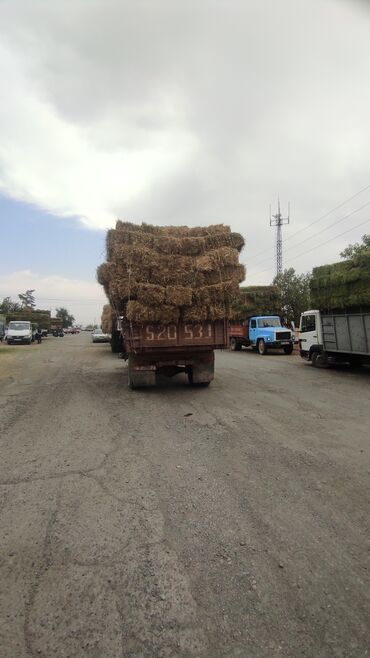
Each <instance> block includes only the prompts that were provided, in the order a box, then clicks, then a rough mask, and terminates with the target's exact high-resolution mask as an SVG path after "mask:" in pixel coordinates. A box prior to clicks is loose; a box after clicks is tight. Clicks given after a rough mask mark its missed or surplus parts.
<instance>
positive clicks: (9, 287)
mask: <svg viewBox="0 0 370 658" xmlns="http://www.w3.org/2000/svg"><path fill="white" fill-rule="evenodd" d="M30 289H31V290H32V289H34V290H35V291H36V292H35V297H36V304H37V308H43V309H50V310H51V311H52V313H53V314H54V313H55V309H56V308H57V307H60V306H63V307H64V308H67V309H68V310H69V312H70V313H72V315H74V316H75V319H76V322H79V323H83V324H87V323H90V322H94V321H95V322H96V323H99V322H100V316H101V312H102V308H103V304H106V297H105V295H104V292H103V289H102V287H101V286H100V285H99V284H98V283H96V282H91V281H82V280H80V279H68V278H66V277H62V276H55V275H50V276H42V275H40V274H37V273H36V272H31V271H30V270H22V271H18V272H10V273H9V274H5V275H0V298H1V299H2V298H3V297H8V296H10V297H13V299H14V300H17V299H18V298H17V295H18V294H19V293H21V292H24V291H25V290H30Z"/></svg>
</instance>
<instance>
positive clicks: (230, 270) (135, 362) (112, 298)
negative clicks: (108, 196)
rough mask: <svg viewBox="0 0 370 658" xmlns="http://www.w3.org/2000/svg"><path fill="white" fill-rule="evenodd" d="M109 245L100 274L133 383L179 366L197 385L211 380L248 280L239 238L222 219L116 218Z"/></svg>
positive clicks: (149, 381) (170, 373)
mask: <svg viewBox="0 0 370 658" xmlns="http://www.w3.org/2000/svg"><path fill="white" fill-rule="evenodd" d="M106 244H107V261H106V262H105V263H103V264H102V265H100V266H99V267H98V271H97V276H98V281H99V283H101V284H102V285H103V286H104V290H105V293H106V295H107V297H108V299H109V303H110V306H111V308H112V309H113V317H114V318H115V321H116V322H118V326H117V330H119V332H120V337H121V340H122V353H123V356H124V358H125V359H127V360H128V376H129V385H130V387H131V388H135V387H137V386H146V385H151V384H154V383H155V377H156V374H163V375H168V376H173V375H175V374H177V373H179V372H185V373H186V374H187V375H188V379H189V382H190V383H192V384H200V385H208V384H209V383H210V382H211V381H212V379H213V377H214V349H220V348H224V347H226V346H227V329H228V319H229V317H230V313H231V308H232V304H233V302H234V300H235V298H236V296H237V295H238V292H239V284H240V283H241V282H242V281H243V280H244V278H245V268H244V266H243V265H241V264H240V263H239V253H240V251H241V250H242V248H243V246H244V240H243V238H242V236H241V235H240V234H239V233H233V232H232V231H231V229H230V228H229V227H227V226H224V225H222V224H220V225H214V226H208V227H199V228H188V227H185V226H180V227H176V226H166V227H161V226H151V225H148V224H141V225H137V224H132V223H129V222H121V221H118V222H117V224H116V228H115V229H111V230H109V231H108V233H107V243H106ZM106 313H108V310H107V311H106ZM113 328H114V327H112V329H113Z"/></svg>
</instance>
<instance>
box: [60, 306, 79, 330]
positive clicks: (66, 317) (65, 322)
mask: <svg viewBox="0 0 370 658" xmlns="http://www.w3.org/2000/svg"><path fill="white" fill-rule="evenodd" d="M55 316H56V317H57V318H59V319H60V320H61V321H62V326H63V329H66V328H67V327H71V326H72V325H73V323H74V321H75V319H74V316H73V315H71V314H70V313H69V312H68V311H67V309H66V308H63V307H62V306H61V307H60V308H57V309H56V313H55Z"/></svg>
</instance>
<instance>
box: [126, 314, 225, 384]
mask: <svg viewBox="0 0 370 658" xmlns="http://www.w3.org/2000/svg"><path fill="white" fill-rule="evenodd" d="M121 335H122V344H123V357H124V358H125V359H126V360H127V361H128V385H129V388H131V389H135V388H139V387H145V386H154V385H155V383H156V376H157V375H164V376H167V377H173V376H174V375H177V374H178V373H181V372H184V373H185V374H187V376H188V380H189V383H190V384H191V385H194V386H204V387H205V386H208V385H209V384H210V382H211V381H212V380H213V378H214V350H215V349H223V348H226V347H227V321H226V320H219V321H215V322H200V323H181V322H180V323H177V324H175V323H173V324H167V325H158V324H146V325H132V324H130V323H129V322H124V321H123V322H122V326H121Z"/></svg>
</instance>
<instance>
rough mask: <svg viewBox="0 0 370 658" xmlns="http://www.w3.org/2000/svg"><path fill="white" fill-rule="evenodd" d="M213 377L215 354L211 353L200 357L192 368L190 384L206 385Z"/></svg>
mask: <svg viewBox="0 0 370 658" xmlns="http://www.w3.org/2000/svg"><path fill="white" fill-rule="evenodd" d="M214 376H215V354H214V352H213V350H212V351H209V352H206V353H204V354H202V355H201V357H200V358H199V360H198V361H197V363H196V364H195V365H193V368H192V377H191V383H192V384H206V383H207V382H211V381H212V380H213V379H214Z"/></svg>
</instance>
